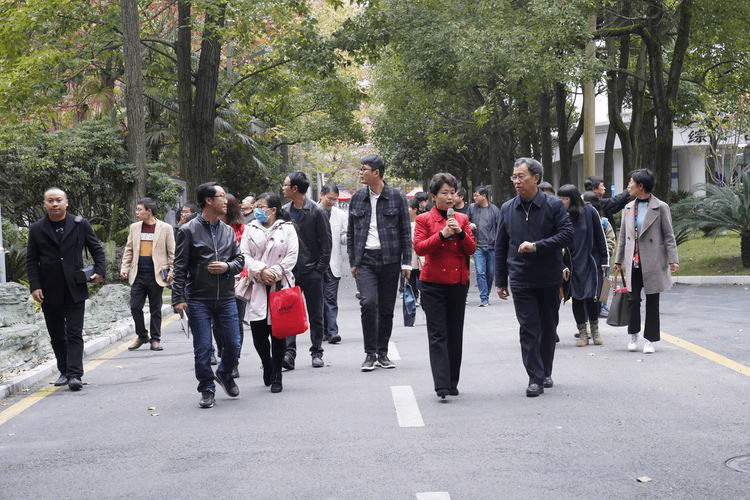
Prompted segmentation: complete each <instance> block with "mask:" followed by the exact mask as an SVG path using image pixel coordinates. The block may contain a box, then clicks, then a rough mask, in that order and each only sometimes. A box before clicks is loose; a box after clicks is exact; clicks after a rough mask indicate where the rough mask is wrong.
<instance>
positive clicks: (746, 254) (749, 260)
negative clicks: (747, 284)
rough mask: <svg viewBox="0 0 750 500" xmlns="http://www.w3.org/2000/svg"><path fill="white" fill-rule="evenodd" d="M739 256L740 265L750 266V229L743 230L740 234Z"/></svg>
mask: <svg viewBox="0 0 750 500" xmlns="http://www.w3.org/2000/svg"><path fill="white" fill-rule="evenodd" d="M740 256H741V257H742V267H750V231H743V232H742V233H741V234H740Z"/></svg>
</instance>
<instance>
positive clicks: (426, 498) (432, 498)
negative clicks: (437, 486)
mask: <svg viewBox="0 0 750 500" xmlns="http://www.w3.org/2000/svg"><path fill="white" fill-rule="evenodd" d="M417 500H451V496H450V495H449V494H448V492H447V491H425V492H423V493H417Z"/></svg>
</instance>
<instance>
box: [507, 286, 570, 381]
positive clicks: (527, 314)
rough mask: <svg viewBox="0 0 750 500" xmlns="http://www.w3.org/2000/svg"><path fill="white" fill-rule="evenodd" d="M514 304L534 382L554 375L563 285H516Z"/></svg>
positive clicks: (525, 362) (523, 354) (524, 355)
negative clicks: (522, 286)
mask: <svg viewBox="0 0 750 500" xmlns="http://www.w3.org/2000/svg"><path fill="white" fill-rule="evenodd" d="M512 292H513V305H514V306H515V308H516V318H517V319H518V323H519V325H520V340H521V359H522V360H523V366H524V367H525V368H526V373H528V375H529V383H530V384H541V383H543V382H544V378H545V377H551V376H552V363H553V361H554V359H555V341H556V338H557V324H558V322H559V319H560V316H559V312H560V286H559V285H555V286H552V287H546V288H514V289H513V290H512Z"/></svg>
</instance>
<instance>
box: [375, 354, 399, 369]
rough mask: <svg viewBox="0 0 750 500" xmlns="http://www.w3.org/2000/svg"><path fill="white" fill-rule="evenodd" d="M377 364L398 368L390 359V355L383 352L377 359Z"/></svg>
mask: <svg viewBox="0 0 750 500" xmlns="http://www.w3.org/2000/svg"><path fill="white" fill-rule="evenodd" d="M375 364H376V365H377V366H379V367H380V368H396V365H394V364H393V362H392V361H391V360H390V359H388V355H386V354H381V355H380V356H378V359H377V361H375Z"/></svg>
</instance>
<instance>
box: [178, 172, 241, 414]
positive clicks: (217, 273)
mask: <svg viewBox="0 0 750 500" xmlns="http://www.w3.org/2000/svg"><path fill="white" fill-rule="evenodd" d="M197 195H198V203H199V204H200V207H201V209H202V213H200V214H199V215H198V216H197V217H196V218H194V219H193V220H191V221H190V222H188V223H186V224H184V225H182V226H180V228H179V229H178V231H177V245H176V250H175V259H174V280H173V282H172V306H173V307H174V310H175V312H176V313H177V314H179V315H180V316H182V315H183V314H184V313H185V311H187V314H188V322H189V325H190V329H191V330H192V332H193V354H194V358H195V378H196V379H198V392H200V393H201V399H200V402H199V403H198V404H199V406H200V407H201V408H211V407H213V406H214V404H215V397H214V395H215V392H216V386H215V384H214V382H217V383H218V384H219V385H221V387H222V388H223V389H224V391H225V392H226V393H227V395H228V396H230V397H237V396H239V394H240V389H239V387H237V384H236V383H235V381H234V378H232V371H233V370H234V368H235V367H236V366H237V356H238V355H239V351H240V330H239V326H238V325H239V323H238V321H239V320H238V319H237V303H236V301H235V294H234V277H235V276H236V275H237V274H238V273H240V271H241V270H242V267H243V262H244V259H243V257H242V254H241V253H240V249H239V245H237V239H236V238H235V235H234V231H233V230H232V228H231V227H229V226H228V225H226V224H224V223H223V222H222V221H221V219H220V217H221V216H222V215H224V214H225V213H226V211H227V200H226V193H225V192H224V188H222V187H221V186H219V185H218V184H216V183H215V182H207V183H204V184H201V185H200V186H198V193H197ZM212 327H213V330H214V331H215V332H216V333H217V335H220V336H221V337H222V339H223V344H224V350H223V352H222V357H221V363H219V367H218V369H217V370H216V374H215V375H214V372H213V370H212V369H211V353H212V351H213V345H212V342H211V332H212Z"/></svg>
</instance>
